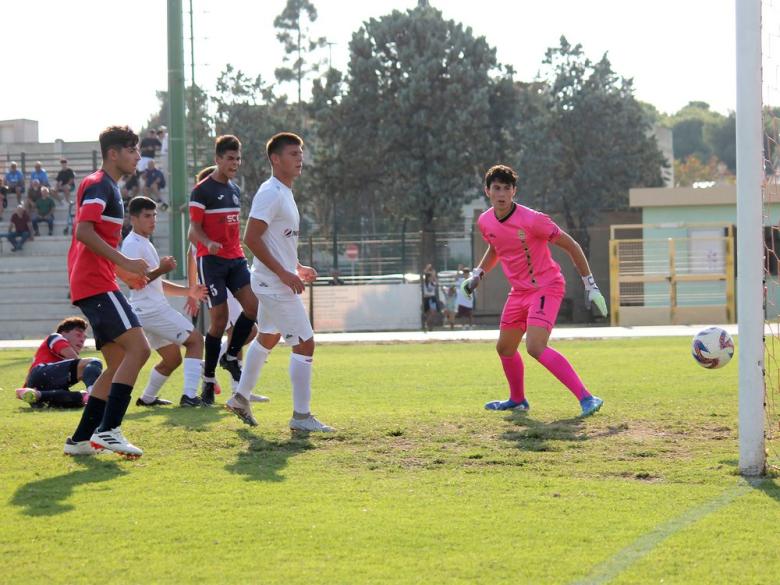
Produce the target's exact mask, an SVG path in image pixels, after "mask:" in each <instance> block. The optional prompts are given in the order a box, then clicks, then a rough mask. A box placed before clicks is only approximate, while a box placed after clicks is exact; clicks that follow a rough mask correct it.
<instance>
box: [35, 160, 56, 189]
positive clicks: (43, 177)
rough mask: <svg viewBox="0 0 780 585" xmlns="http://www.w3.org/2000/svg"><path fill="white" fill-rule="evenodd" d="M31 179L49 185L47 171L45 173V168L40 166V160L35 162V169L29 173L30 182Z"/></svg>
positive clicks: (45, 185)
mask: <svg viewBox="0 0 780 585" xmlns="http://www.w3.org/2000/svg"><path fill="white" fill-rule="evenodd" d="M32 181H38V183H39V184H41V185H43V186H44V187H50V186H51V185H49V173H47V172H46V169H44V168H43V167H42V166H41V161H37V162H36V163H35V170H33V172H32V173H30V182H32Z"/></svg>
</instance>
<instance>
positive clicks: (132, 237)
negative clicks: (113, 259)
mask: <svg viewBox="0 0 780 585" xmlns="http://www.w3.org/2000/svg"><path fill="white" fill-rule="evenodd" d="M121 251H122V254H124V255H125V256H127V257H128V258H143V259H144V260H146V263H147V264H148V265H149V271H150V272H151V271H152V270H155V269H157V268H158V267H159V266H160V256H159V255H158V254H157V250H155V248H154V246H153V245H152V243H151V242H150V241H149V238H145V237H143V236H141V235H139V234H137V233H135V232H134V231H133V232H130V233H129V234H127V237H126V238H125V239H124V241H123V242H122V248H121ZM130 304H131V305H132V307H133V309H135V310H136V312H146V313H150V312H153V310H155V309H159V308H160V307H161V306H162V305H167V304H168V300H167V299H166V298H165V294H164V293H163V284H162V276H159V277H157V278H155V279H154V280H153V281H151V282H150V283H149V284H147V285H146V286H145V287H143V288H142V289H140V290H131V291H130Z"/></svg>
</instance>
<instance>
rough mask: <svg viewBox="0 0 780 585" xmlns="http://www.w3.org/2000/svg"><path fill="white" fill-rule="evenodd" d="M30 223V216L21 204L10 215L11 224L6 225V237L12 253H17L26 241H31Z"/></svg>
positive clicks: (31, 230) (31, 229)
mask: <svg viewBox="0 0 780 585" xmlns="http://www.w3.org/2000/svg"><path fill="white" fill-rule="evenodd" d="M32 234H33V228H32V222H31V221H30V214H29V213H27V210H26V209H25V208H24V205H22V204H21V203H20V204H19V205H17V206H16V210H15V211H14V212H13V214H11V223H10V224H9V225H8V234H7V235H6V237H7V238H8V241H9V242H11V246H12V249H11V251H12V252H18V251H19V250H21V249H22V247H23V246H24V243H25V242H26V241H27V240H32V239H33V235H32Z"/></svg>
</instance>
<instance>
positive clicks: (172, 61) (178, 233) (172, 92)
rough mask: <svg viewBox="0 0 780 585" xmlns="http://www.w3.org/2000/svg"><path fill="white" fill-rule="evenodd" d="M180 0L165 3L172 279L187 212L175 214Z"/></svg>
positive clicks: (183, 165) (182, 184) (180, 124)
mask: <svg viewBox="0 0 780 585" xmlns="http://www.w3.org/2000/svg"><path fill="white" fill-rule="evenodd" d="M181 3H182V0H168V102H169V105H170V112H169V116H168V120H169V123H170V126H171V127H170V128H169V131H168V165H169V167H168V172H169V174H170V179H171V180H170V183H171V189H170V196H169V198H170V205H171V207H170V209H171V213H170V222H171V231H170V234H171V239H170V242H171V253H172V254H173V257H174V258H176V262H177V266H176V272H175V274H174V276H175V278H183V277H184V274H185V273H184V268H185V267H186V265H187V263H186V262H185V258H184V251H185V250H186V244H185V242H184V240H185V238H186V235H185V229H186V227H187V217H188V214H187V213H182V212H180V211H179V209H180V208H181V206H182V204H183V203H184V202H185V201H186V196H187V193H186V191H187V162H186V152H187V143H186V141H185V138H184V119H185V116H184V31H183V24H184V23H183V18H182V6H181Z"/></svg>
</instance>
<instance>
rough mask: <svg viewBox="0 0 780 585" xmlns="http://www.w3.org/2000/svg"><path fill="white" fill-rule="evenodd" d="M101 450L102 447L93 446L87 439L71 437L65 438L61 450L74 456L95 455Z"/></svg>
mask: <svg viewBox="0 0 780 585" xmlns="http://www.w3.org/2000/svg"><path fill="white" fill-rule="evenodd" d="M102 451H103V448H102V447H100V448H95V447H93V446H92V445H91V444H90V442H89V441H74V440H73V439H72V438H70V437H68V438H67V439H65V449H64V451H63V452H64V454H65V455H72V456H74V457H76V456H80V455H97V454H98V453H101V452H102Z"/></svg>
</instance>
